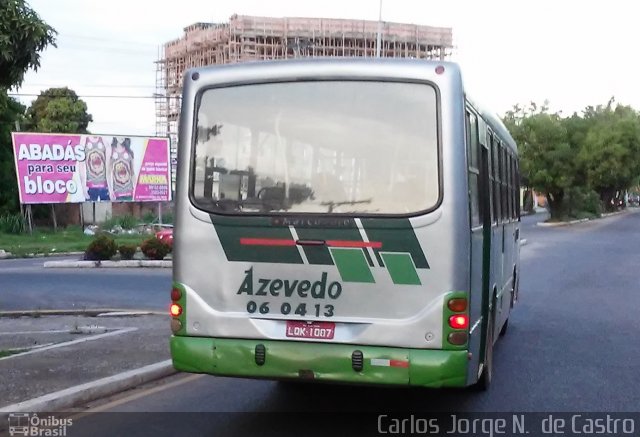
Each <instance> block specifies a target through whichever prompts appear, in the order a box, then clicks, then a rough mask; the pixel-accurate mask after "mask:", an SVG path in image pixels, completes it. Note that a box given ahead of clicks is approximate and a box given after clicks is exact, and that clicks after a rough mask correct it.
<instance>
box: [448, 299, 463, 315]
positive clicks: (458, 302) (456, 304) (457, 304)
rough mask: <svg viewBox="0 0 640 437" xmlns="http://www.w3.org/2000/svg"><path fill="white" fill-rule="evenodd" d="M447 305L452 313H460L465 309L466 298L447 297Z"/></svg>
mask: <svg viewBox="0 0 640 437" xmlns="http://www.w3.org/2000/svg"><path fill="white" fill-rule="evenodd" d="M447 306H448V307H449V309H450V310H451V311H453V312H454V313H462V312H464V311H466V310H467V299H466V298H464V297H456V298H453V299H449V302H447Z"/></svg>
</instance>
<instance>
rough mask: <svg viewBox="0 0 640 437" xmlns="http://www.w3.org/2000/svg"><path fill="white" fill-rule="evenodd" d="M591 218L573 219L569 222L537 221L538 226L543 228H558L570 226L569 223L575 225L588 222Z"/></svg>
mask: <svg viewBox="0 0 640 437" xmlns="http://www.w3.org/2000/svg"><path fill="white" fill-rule="evenodd" d="M588 221H589V219H586V218H585V219H580V220H571V221H569V222H552V223H545V222H538V223H536V226H540V227H543V228H556V227H559V226H569V225H575V224H576V223H584V222H588Z"/></svg>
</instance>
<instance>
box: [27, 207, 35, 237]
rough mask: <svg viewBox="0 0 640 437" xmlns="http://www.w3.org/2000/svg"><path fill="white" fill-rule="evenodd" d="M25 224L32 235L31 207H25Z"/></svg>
mask: <svg viewBox="0 0 640 437" xmlns="http://www.w3.org/2000/svg"><path fill="white" fill-rule="evenodd" d="M26 214H27V224H28V225H29V234H30V235H31V234H33V214H32V213H31V205H27V208H26Z"/></svg>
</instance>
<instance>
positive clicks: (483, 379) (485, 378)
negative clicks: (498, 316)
mask: <svg viewBox="0 0 640 437" xmlns="http://www.w3.org/2000/svg"><path fill="white" fill-rule="evenodd" d="M496 305H497V302H496V301H495V298H494V302H493V310H492V311H491V314H490V315H489V326H488V327H487V342H486V345H485V352H484V357H485V358H484V365H483V366H482V374H481V375H480V378H479V379H478V382H476V383H475V385H474V388H475V389H476V390H479V391H486V390H488V389H489V386H490V385H491V380H492V379H493V327H494V323H495V320H494V319H495V311H496Z"/></svg>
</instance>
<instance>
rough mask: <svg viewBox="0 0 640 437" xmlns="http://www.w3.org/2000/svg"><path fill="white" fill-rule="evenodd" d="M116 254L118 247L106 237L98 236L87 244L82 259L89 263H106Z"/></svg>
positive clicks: (112, 240) (111, 239)
mask: <svg viewBox="0 0 640 437" xmlns="http://www.w3.org/2000/svg"><path fill="white" fill-rule="evenodd" d="M117 252H118V245H117V244H116V242H115V241H114V239H113V238H111V237H109V236H108V235H104V234H101V235H98V236H97V237H95V238H94V239H93V241H91V243H89V246H88V247H87V250H86V251H85V252H84V258H85V259H87V260H91V261H106V260H109V259H111V257H113V256H114V255H115V254H116V253H117Z"/></svg>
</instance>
